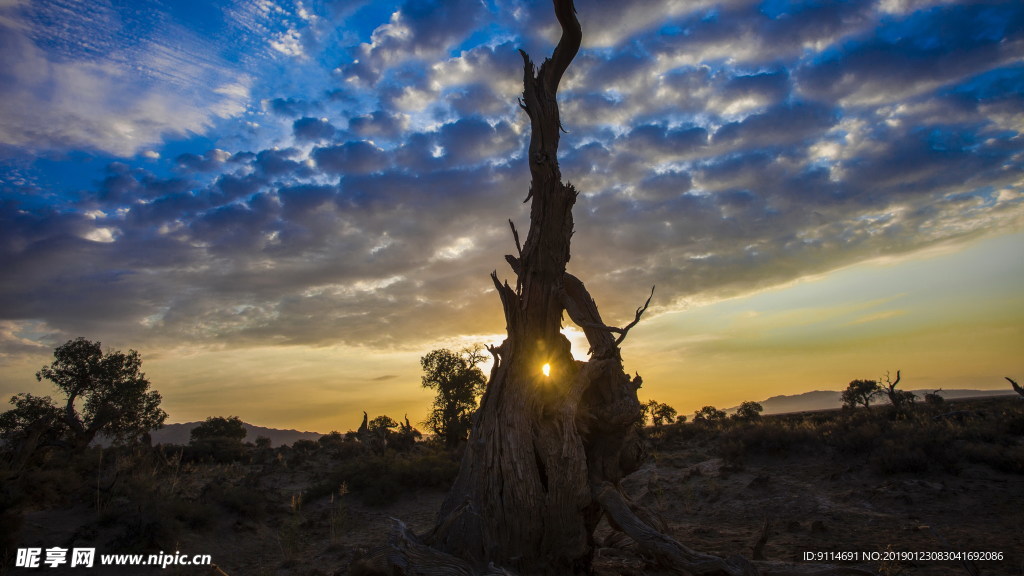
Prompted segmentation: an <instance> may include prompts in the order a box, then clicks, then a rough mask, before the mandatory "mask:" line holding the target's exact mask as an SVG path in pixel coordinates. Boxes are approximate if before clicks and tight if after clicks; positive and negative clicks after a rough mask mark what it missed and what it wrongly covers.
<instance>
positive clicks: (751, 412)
mask: <svg viewBox="0 0 1024 576" xmlns="http://www.w3.org/2000/svg"><path fill="white" fill-rule="evenodd" d="M761 412H764V406H761V404H760V403H759V402H744V403H742V404H740V407H739V408H737V409H736V413H735V414H733V415H732V419H733V420H737V421H739V422H752V421H754V420H758V419H760V418H761Z"/></svg>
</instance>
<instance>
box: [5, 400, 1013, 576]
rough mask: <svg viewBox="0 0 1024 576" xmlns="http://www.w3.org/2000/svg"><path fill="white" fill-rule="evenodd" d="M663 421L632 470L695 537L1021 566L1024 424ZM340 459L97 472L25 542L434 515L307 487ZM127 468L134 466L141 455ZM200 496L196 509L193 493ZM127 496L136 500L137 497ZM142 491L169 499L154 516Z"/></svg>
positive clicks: (303, 546) (259, 564)
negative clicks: (867, 447)
mask: <svg viewBox="0 0 1024 576" xmlns="http://www.w3.org/2000/svg"><path fill="white" fill-rule="evenodd" d="M1010 400H1013V401H1016V400H1015V399H1010ZM1010 400H1006V399H1004V400H1003V402H1008V401H1010ZM1016 402H1018V404H1020V402H1019V401H1016ZM1015 409H1016V408H1015ZM686 426H692V425H686ZM965 426H970V423H968V424H965ZM660 436H661V437H660V438H658V439H656V440H655V441H654V442H653V448H652V459H651V461H650V462H648V463H647V464H646V465H645V466H644V467H643V468H642V469H641V470H640V471H638V472H637V473H635V474H634V475H632V476H631V477H629V478H628V479H627V481H626V482H625V486H626V488H627V491H628V492H629V493H630V494H631V495H632V496H633V498H634V499H635V500H637V501H639V502H640V503H642V504H644V505H645V506H647V507H648V508H649V509H651V510H653V511H654V512H656V513H657V514H658V515H660V516H661V517H662V519H663V520H664V521H665V522H666V523H667V525H668V528H669V532H670V533H671V535H672V536H674V537H675V538H676V539H677V540H679V541H680V542H682V543H683V544H685V545H687V546H689V547H690V548H694V549H697V550H701V551H704V552H709V553H713V554H717V555H723V556H725V555H732V554H740V555H743V556H746V557H748V558H750V557H752V556H753V555H754V554H755V547H759V548H760V554H761V555H763V557H764V558H765V559H768V560H780V561H790V562H797V563H799V562H804V561H805V559H806V558H807V557H808V555H812V556H814V555H825V557H827V558H851V557H853V558H854V559H855V560H856V562H851V564H850V565H856V566H861V567H867V568H870V569H872V570H876V571H878V572H879V573H881V574H885V575H889V576H892V575H896V574H906V575H913V576H930V575H935V576H939V575H956V574H968V575H969V574H980V575H993V576H995V575H999V576H1024V474H1022V473H1021V472H1020V470H1021V469H1024V463H1019V464H1021V466H1020V467H1015V464H1014V461H1013V460H1012V459H1013V458H1016V457H1018V455H1019V454H1024V436H1021V435H1016V436H1010V437H1001V438H988V439H987V440H985V443H984V444H978V445H979V446H989V445H991V446H993V447H994V448H992V449H993V450H995V451H997V452H998V453H994V454H995V455H993V456H991V458H990V460H991V459H992V458H1002V459H1001V460H992V461H994V462H1000V463H1001V464H1000V465H999V466H993V465H991V464H989V463H986V462H984V461H982V460H984V458H966V459H964V460H963V461H959V460H958V461H955V462H954V461H952V460H950V461H945V463H944V464H943V465H942V466H935V465H927V462H925V464H926V465H923V466H922V465H921V463H920V462H917V461H912V462H911V463H910V464H906V463H905V462H904V463H903V464H901V465H896V466H893V465H891V464H887V461H886V460H885V459H884V458H882V459H880V457H879V456H878V453H877V452H864V453H858V454H854V455H852V456H851V455H847V454H844V453H843V452H842V451H837V450H834V449H829V448H823V447H822V446H821V445H818V444H815V443H806V442H799V441H793V440H789V441H787V442H788V444H787V443H785V442H784V443H783V444H785V445H783V446H768V447H765V446H762V445H761V444H758V445H757V446H754V447H753V448H751V447H749V446H748V447H746V448H742V449H737V448H736V446H735V445H730V444H728V442H736V441H737V440H735V439H733V440H729V437H728V436H721V435H718V434H713V433H702V434H691V433H686V434H682V433H680V434H661V435H660ZM748 443H749V441H748ZM972 446H973V444H972ZM902 449H903V447H901V450H902ZM953 449H954V447H953V446H950V450H953ZM922 454H925V456H924V457H925V458H929V457H930V456H928V455H927V453H922ZM883 456H884V455H883ZM1006 458H1010V460H1006ZM901 462H902V461H901ZM1007 462H1008V463H1007ZM331 466H332V463H331V461H330V458H327V457H326V456H324V457H318V456H313V457H310V458H307V459H305V460H304V461H303V462H301V463H300V464H297V465H294V466H276V465H268V464H266V463H263V464H238V463H234V464H202V465H189V466H180V467H179V468H178V469H177V471H176V472H175V473H174V474H169V473H168V472H167V470H166V469H163V470H162V471H157V470H156V468H154V469H153V472H152V473H153V474H154V475H158V476H159V482H158V483H159V487H158V488H157V489H156V490H155V492H154V493H153V498H155V499H156V500H157V502H156V503H153V504H145V503H143V504H139V503H136V502H124V501H117V500H116V499H109V500H105V498H108V495H106V494H105V492H104V488H105V487H104V486H103V485H98V486H97V488H96V490H95V491H94V492H95V494H93V495H92V496H94V497H95V499H92V498H90V499H92V501H90V502H83V503H81V504H78V505H74V506H67V507H63V508H51V509H37V510H31V509H30V510H26V511H25V513H24V515H23V522H22V526H21V529H20V530H19V531H18V535H17V542H18V546H41V547H52V546H68V547H72V546H96V547H97V549H98V552H100V553H119V552H123V551H124V550H123V549H119V548H118V547H119V546H126V545H127V544H124V543H126V542H128V541H129V540H131V541H132V542H136V543H137V542H139V541H141V540H140V538H141V537H142V536H146V537H149V540H148V541H149V542H150V544H151V545H152V544H154V543H155V544H157V545H158V547H159V548H161V549H162V550H163V551H165V552H167V553H171V552H174V551H180V552H181V553H183V554H210V555H211V557H212V559H213V562H214V563H215V564H216V565H217V566H218V567H219V569H220V570H221V571H222V573H223V574H228V575H230V576H240V575H244V576H264V575H266V576H269V575H275V576H277V575H296V576H298V575H302V576H306V575H308V576H327V575H344V574H348V567H349V565H350V564H351V563H352V562H353V560H354V559H356V558H358V557H359V556H360V555H361V554H363V553H365V552H366V550H368V549H370V548H372V547H373V546H376V545H379V544H380V543H382V542H383V540H384V539H385V538H386V534H387V533H388V531H389V530H390V529H391V526H392V525H393V523H394V522H395V519H400V520H401V521H403V522H405V523H406V524H407V525H409V526H410V527H411V528H412V529H413V530H414V531H423V530H426V529H428V528H429V527H431V526H432V523H433V516H434V513H435V512H436V510H437V509H438V507H439V506H440V503H441V500H442V499H443V497H444V490H443V489H439V488H431V489H419V490H408V491H406V492H404V493H403V494H402V495H401V496H400V497H398V498H395V499H393V500H391V501H389V502H385V503H384V504H383V505H378V506H369V505H366V504H364V503H363V502H362V501H361V499H360V497H359V496H357V495H356V494H345V493H344V492H345V489H344V488H342V489H341V491H340V492H339V491H330V493H324V492H325V491H324V490H323V489H320V490H317V491H315V492H317V494H316V496H315V497H310V496H309V494H310V489H311V487H312V486H316V485H320V486H322V485H323V481H324V478H327V477H329V474H328V470H329V469H330V467H331ZM129 473H130V474H132V475H133V476H132V477H133V478H134V477H135V476H136V475H139V474H140V471H138V470H134V471H131V472H125V474H129ZM142 475H144V473H143V474H142ZM117 481H118V482H123V481H125V480H124V477H121V479H120V480H117ZM104 482H106V481H104ZM167 482H174V483H175V484H174V486H167V485H166V483H167ZM97 484H100V483H97ZM339 488H341V486H339ZM161 494H164V495H166V496H161ZM172 495H173V499H174V502H176V503H177V504H175V506H174V507H173V508H170V509H168V508H166V507H162V506H161V505H160V501H159V499H160V498H165V500H166V499H168V498H171V496H172ZM110 498H113V497H110ZM122 498H123V497H122ZM189 502H193V503H195V505H196V506H199V507H200V508H201V510H198V509H193V508H190V507H189V506H188V505H187V503H189ZM212 502H216V505H213V504H211V503H212ZM131 506H134V507H136V508H138V509H139V512H138V513H137V514H136V513H135V512H131V510H132V509H131V508H130V507H131ZM146 506H154V508H153V509H154V510H158V511H159V512H151V513H150V515H149V516H147V513H146V512H145V508H146ZM97 510H98V511H97ZM154 514H177V515H178V516H176V517H177V518H178V522H177V523H176V524H174V526H177V527H178V528H177V529H174V530H171V529H168V528H167V526H166V522H163V523H161V522H160V521H159V520H161V519H159V518H158V519H154V518H152V517H151V516H152V515H154ZM766 521H767V522H768V527H767V531H764V526H765V522H766ZM147 522H148V523H147ZM127 524H131V528H130V530H129V529H127V528H126V525H127ZM147 530H150V531H151V532H152V534H148V533H147V532H146V531H147ZM126 534H130V535H132V536H133V538H131V539H129V538H127V537H126ZM140 534H141V536H140ZM611 534H612V532H611V530H610V529H609V528H608V527H607V526H603V527H602V528H601V529H600V530H599V533H598V536H599V539H600V540H601V541H602V542H605V539H607V543H608V544H611V543H612V541H613V540H614V538H611ZM759 540H762V541H763V543H762V544H761V545H760V546H758V541H759ZM620 544H621V542H620ZM950 552H955V553H975V552H978V553H995V554H996V555H998V556H999V557H1001V559H999V560H973V561H971V562H963V561H957V560H955V559H945V560H943V559H937V560H930V559H926V557H927V556H934V555H940V557H941V554H943V553H946V554H947V556H948V553H950ZM843 555H845V556H843ZM915 555H916V557H915ZM819 557H820V556H819ZM11 565H12V563H7V566H5V573H10V574H22V573H25V574H28V573H39V574H54V575H57V574H87V573H93V574H107V573H110V574H148V573H154V574H156V573H162V574H168V575H171V574H210V573H211V569H209V568H204V569H201V570H198V569H195V568H185V567H174V566H171V567H168V568H167V569H163V570H161V569H155V570H154V569H151V570H150V571H149V572H145V571H140V570H139V569H137V568H136V569H133V570H123V571H118V570H115V569H104V570H101V571H92V572H89V571H86V570H83V569H81V568H74V569H71V568H48V567H43V568H38V569H35V570H24V569H16V568H11V567H10V566H11ZM596 568H597V572H598V573H599V574H600V575H601V576H611V575H613V574H627V575H638V574H657V573H658V572H657V571H655V570H653V569H652V568H650V567H648V566H646V565H645V563H644V561H643V559H642V558H641V557H640V556H639V555H638V554H636V553H635V551H631V550H630V547H629V546H628V545H626V546H625V548H622V547H612V546H606V547H604V548H602V549H601V550H600V551H599V554H598V557H597V562H596ZM214 573H216V572H214Z"/></svg>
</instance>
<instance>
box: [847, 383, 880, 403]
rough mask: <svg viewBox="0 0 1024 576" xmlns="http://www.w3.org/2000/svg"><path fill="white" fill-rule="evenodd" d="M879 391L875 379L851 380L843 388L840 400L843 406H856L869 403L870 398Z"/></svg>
mask: <svg viewBox="0 0 1024 576" xmlns="http://www.w3.org/2000/svg"><path fill="white" fill-rule="evenodd" d="M880 392H881V388H879V386H878V382H876V381H875V380H853V381H852V382H850V384H849V385H847V386H846V390H843V395H842V400H843V407H844V408H856V407H857V406H864V407H865V408H867V407H869V406H870V405H871V400H873V399H874V398H875V396H877V395H878V394H879V393H880Z"/></svg>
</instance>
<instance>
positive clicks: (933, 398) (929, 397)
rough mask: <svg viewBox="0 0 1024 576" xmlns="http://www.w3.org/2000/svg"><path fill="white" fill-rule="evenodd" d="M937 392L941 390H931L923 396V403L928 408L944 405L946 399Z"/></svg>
mask: <svg viewBox="0 0 1024 576" xmlns="http://www.w3.org/2000/svg"><path fill="white" fill-rule="evenodd" d="M939 392H942V388H939V389H938V390H933V391H931V392H929V393H927V394H925V395H924V403H925V404H927V405H929V406H942V405H943V404H945V403H946V399H945V398H943V397H942V395H941V394H939Z"/></svg>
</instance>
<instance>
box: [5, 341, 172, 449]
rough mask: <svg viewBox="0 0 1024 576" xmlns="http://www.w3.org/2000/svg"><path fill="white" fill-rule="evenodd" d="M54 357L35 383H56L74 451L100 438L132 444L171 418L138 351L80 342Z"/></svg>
mask: <svg viewBox="0 0 1024 576" xmlns="http://www.w3.org/2000/svg"><path fill="white" fill-rule="evenodd" d="M53 356H54V361H53V362H52V363H51V364H50V365H49V366H43V368H42V369H40V370H39V372H36V379H37V380H39V381H40V382H41V381H42V380H43V379H44V378H45V379H46V380H49V381H51V382H53V383H54V385H56V386H57V388H58V389H59V390H60V391H61V392H62V393H63V394H64V395H65V397H66V398H67V400H66V401H65V403H64V406H63V409H62V410H61V421H62V422H61V424H60V426H61V427H63V428H64V430H63V432H64V433H63V436H65V438H66V439H67V440H68V442H69V444H70V445H71V446H72V447H74V448H84V447H85V446H88V445H89V443H90V442H92V440H93V438H95V437H96V435H97V434H100V433H102V434H104V435H106V436H109V437H111V438H112V439H113V440H114V442H116V443H128V442H133V441H137V440H138V439H140V438H141V437H142V436H143V435H145V434H146V433H148V432H149V431H150V430H153V429H156V428H159V427H160V426H162V425H163V423H164V420H165V419H166V418H167V413H166V412H164V411H163V410H161V409H160V400H161V397H160V393H159V392H157V391H156V390H150V389H149V380H147V379H146V375H145V374H143V373H142V372H141V370H140V369H141V368H142V358H141V357H140V356H139V353H138V352H136V351H135V350H129V351H128V353H127V354H125V353H123V352H120V351H118V350H114V351H111V352H108V353H106V354H104V353H103V351H102V350H101V349H100V343H99V342H91V341H89V340H86V339H85V338H77V339H75V340H68V341H67V342H66V343H65V344H63V345H61V346H58V347H57V348H56V349H55V350H54V351H53ZM27 398H28V395H26V399H27ZM32 398H33V400H32V402H37V401H38V400H42V399H40V398H36V397H32ZM46 400H49V398H46ZM79 400H81V404H82V408H81V410H79V408H78V405H77V404H78V402H79ZM40 406H41V405H40ZM37 407H38V406H37ZM16 409H17V408H16Z"/></svg>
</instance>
